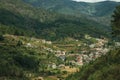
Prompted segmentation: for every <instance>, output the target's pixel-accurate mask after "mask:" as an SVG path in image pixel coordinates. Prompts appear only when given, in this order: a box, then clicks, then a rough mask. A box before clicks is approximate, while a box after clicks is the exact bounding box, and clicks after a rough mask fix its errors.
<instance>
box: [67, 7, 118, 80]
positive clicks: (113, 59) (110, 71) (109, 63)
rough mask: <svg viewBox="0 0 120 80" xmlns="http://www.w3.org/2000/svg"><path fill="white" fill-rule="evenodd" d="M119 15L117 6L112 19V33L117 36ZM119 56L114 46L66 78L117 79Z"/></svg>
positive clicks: (68, 79) (73, 79)
mask: <svg viewBox="0 0 120 80" xmlns="http://www.w3.org/2000/svg"><path fill="white" fill-rule="evenodd" d="M119 16H120V7H119V6H118V7H117V8H116V10H115V12H114V15H113V17H114V20H113V21H112V23H113V25H112V27H113V33H114V35H115V36H119V30H120V27H119V26H120V24H119ZM118 39H120V38H118ZM119 58H120V48H119V47H118V48H116V49H115V48H114V50H112V51H110V52H109V53H107V54H106V55H104V56H101V57H100V58H98V59H97V60H95V61H93V62H90V63H89V64H86V65H84V66H83V67H82V68H81V70H80V71H79V72H77V73H75V74H72V75H70V76H68V77H67V78H66V80H119V79H120V76H119V74H120V60H119Z"/></svg>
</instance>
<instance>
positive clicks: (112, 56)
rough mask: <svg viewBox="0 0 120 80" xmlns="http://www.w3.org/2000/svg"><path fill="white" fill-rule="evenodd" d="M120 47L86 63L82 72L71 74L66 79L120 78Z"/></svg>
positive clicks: (95, 79)
mask: <svg viewBox="0 0 120 80" xmlns="http://www.w3.org/2000/svg"><path fill="white" fill-rule="evenodd" d="M119 53H120V49H117V50H113V51H111V52H109V53H108V54H107V55H105V56H102V57H100V58H98V59H97V60H96V61H94V62H91V63H90V64H87V65H84V66H83V67H82V69H80V72H77V73H75V74H72V75H70V76H69V77H67V78H66V80H119V79H120V76H119V74H120V68H119V67H120V65H119V64H120V61H119V58H120V54H119Z"/></svg>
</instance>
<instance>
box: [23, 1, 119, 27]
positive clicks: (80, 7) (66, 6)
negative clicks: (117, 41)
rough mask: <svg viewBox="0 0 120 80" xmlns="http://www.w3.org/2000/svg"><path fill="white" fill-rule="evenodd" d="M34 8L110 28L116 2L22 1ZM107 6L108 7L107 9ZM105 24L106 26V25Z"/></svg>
mask: <svg viewBox="0 0 120 80" xmlns="http://www.w3.org/2000/svg"><path fill="white" fill-rule="evenodd" d="M23 1H25V2H26V3H29V4H31V5H33V6H35V7H42V8H45V9H46V10H49V11H54V12H58V13H62V14H66V15H74V16H78V17H82V16H85V17H87V18H89V19H90V20H95V21H97V22H99V23H101V24H104V25H108V26H110V20H111V15H112V12H113V11H114V9H115V7H116V6H117V5H119V4H120V3H118V2H113V1H104V2H98V3H85V2H79V3H78V2H74V1H72V0H45V1H44V0H23ZM108 6H109V7H108ZM106 23H107V24H106Z"/></svg>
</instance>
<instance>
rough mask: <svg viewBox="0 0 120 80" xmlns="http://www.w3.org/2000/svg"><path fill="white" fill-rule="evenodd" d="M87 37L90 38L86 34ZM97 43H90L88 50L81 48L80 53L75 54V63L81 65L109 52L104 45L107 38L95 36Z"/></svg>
mask: <svg viewBox="0 0 120 80" xmlns="http://www.w3.org/2000/svg"><path fill="white" fill-rule="evenodd" d="M86 38H87V39H90V38H91V37H89V36H86ZM96 40H97V43H94V44H90V45H89V48H90V49H89V50H83V51H81V52H82V54H80V55H78V56H77V63H78V65H83V64H84V63H89V62H90V61H92V60H95V59H96V58H98V57H101V56H102V55H105V54H106V53H107V52H109V50H110V49H109V48H108V47H105V45H106V44H107V43H108V40H107V39H98V38H96Z"/></svg>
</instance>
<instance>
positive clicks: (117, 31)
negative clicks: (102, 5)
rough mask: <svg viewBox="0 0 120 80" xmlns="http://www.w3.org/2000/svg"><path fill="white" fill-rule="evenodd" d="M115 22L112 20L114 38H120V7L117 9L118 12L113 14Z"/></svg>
mask: <svg viewBox="0 0 120 80" xmlns="http://www.w3.org/2000/svg"><path fill="white" fill-rule="evenodd" d="M112 17H113V20H112V30H113V36H114V37H118V38H120V6H117V7H116V10H115V11H114V14H113V16H112Z"/></svg>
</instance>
